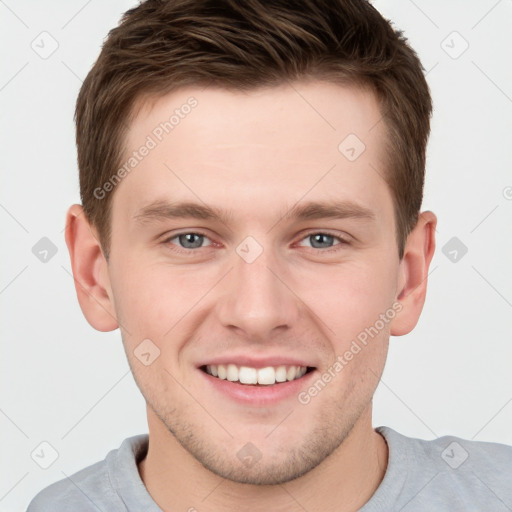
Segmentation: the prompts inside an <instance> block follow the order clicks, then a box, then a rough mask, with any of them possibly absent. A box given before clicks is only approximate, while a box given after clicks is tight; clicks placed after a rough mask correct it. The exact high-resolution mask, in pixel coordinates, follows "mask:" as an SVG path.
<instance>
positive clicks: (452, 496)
mask: <svg viewBox="0 0 512 512" xmlns="http://www.w3.org/2000/svg"><path fill="white" fill-rule="evenodd" d="M377 430H378V431H379V432H380V433H381V434H382V435H383V436H384V437H385V438H386V441H387V442H388V445H389V447H390V457H391V453H392V451H394V452H395V454H394V458H395V460H397V461H400V465H401V466H402V468H401V469H402V470H403V471H406V472H407V477H406V479H405V482H404V484H405V487H406V488H410V489H411V491H412V492H411V495H412V494H414V493H416V494H415V495H414V497H413V498H411V499H413V501H414V500H415V499H416V500H420V501H421V500H422V499H425V498H428V499H432V500H433V501H432V502H431V503H438V504H439V505H440V506H441V505H445V504H446V503H449V504H450V505H452V506H459V507H461V506H462V507H467V508H465V509H464V510H476V509H478V507H480V510H483V509H485V507H490V508H491V509H492V510H508V508H509V507H512V446H508V445H505V444H500V443H492V442H483V441H472V440H467V439H462V438H460V437H456V436H443V437H439V438H437V439H433V440H429V441H427V440H423V439H417V438H412V437H407V436H404V435H402V434H399V433H398V432H395V431H394V430H392V429H390V428H389V427H379V428H378V429H377ZM396 452H400V454H401V455H400V456H397V453H396ZM482 507H484V508H482ZM493 507H494V508H493Z"/></svg>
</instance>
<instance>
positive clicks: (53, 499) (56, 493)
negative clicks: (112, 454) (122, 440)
mask: <svg viewBox="0 0 512 512" xmlns="http://www.w3.org/2000/svg"><path fill="white" fill-rule="evenodd" d="M108 480H109V479H108V471H107V465H106V462H105V461H101V462H97V463H95V464H92V465H91V466H88V467H86V468H84V469H82V470H80V471H77V472H76V473H74V474H72V475H71V476H68V477H66V478H63V479H62V480H59V481H58V482H55V483H53V484H51V485H49V486H48V487H45V488H44V489H43V490H42V491H40V492H39V493H38V494H36V496H35V497H34V498H33V499H32V501H31V502H30V504H29V506H28V509H27V512H50V511H51V512H59V511H64V510H76V511H77V512H82V511H83V512H85V511H89V510H91V511H93V510H94V511H97V510H98V508H97V506H96V504H95V498H96V497H97V496H101V495H102V494H103V495H104V493H108V492H109V486H108Z"/></svg>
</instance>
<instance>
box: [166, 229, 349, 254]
mask: <svg viewBox="0 0 512 512" xmlns="http://www.w3.org/2000/svg"><path fill="white" fill-rule="evenodd" d="M182 235H200V236H203V237H205V238H208V239H210V238H209V237H208V235H207V234H206V233H203V232H202V231H183V232H182V233H177V234H173V235H172V236H170V237H167V238H166V239H165V240H163V241H162V242H161V243H162V244H164V245H167V246H169V249H170V250H171V251H173V252H176V253H178V254H186V255H192V254H193V253H194V252H197V251H199V250H200V249H205V248H206V247H198V248H196V249H186V248H183V247H179V246H174V247H171V246H173V245H174V244H171V243H170V242H171V240H174V239H175V238H178V237H180V236H182ZM314 235H327V236H330V237H333V238H334V239H336V240H338V241H339V243H338V244H335V245H334V246H332V247H329V248H326V249H318V248H316V247H310V249H312V250H313V251H319V252H321V253H331V252H336V251H338V250H340V248H341V247H342V246H344V245H348V244H349V241H348V240H346V239H344V238H342V237H340V236H338V235H335V234H334V233H329V232H328V231H312V232H310V233H307V234H306V235H305V236H303V237H302V238H301V239H300V242H302V241H303V240H305V239H306V238H309V237H311V236H314ZM210 245H212V244H210ZM207 247H209V246H207Z"/></svg>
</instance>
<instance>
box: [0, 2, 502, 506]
mask: <svg viewBox="0 0 512 512" xmlns="http://www.w3.org/2000/svg"><path fill="white" fill-rule="evenodd" d="M373 3H374V5H375V7H377V8H378V9H379V10H380V11H381V12H382V14H383V15H384V16H385V17H386V18H389V19H391V20H392V21H393V22H394V25H395V26H396V27H398V28H400V29H403V30H404V31H405V35H406V36H407V37H408V39H409V41H410V43H411V45H412V46H413V48H415V49H416V50H417V52H418V53H419V56H420V58H421V59H422V62H423V65H424V67H425V69H426V70H427V72H428V73H427V80H428V82H429V84H430V87H431V90H432V95H433V100H434V107H435V113H434V117H433V121H432V135H431V139H430V144H429V150H428V163H427V178H426V189H425V199H424V209H430V210H432V211H434V212H435V213H436V214H437V216H438V219H439V224H438V229H437V250H436V255H435V256H434V259H433V262H432V266H431V275H430V278H429V287H428V293H427V300H426V305H425V308H424V312H423V315H422V317H421V319H420V321H419V324H418V326H417V327H416V329H415V330H414V331H413V332H412V333H411V334H409V335H407V336H404V337H399V338H392V339H391V343H390V353H389V358H388V361H387V365H386V368H385V371H384V375H383V378H382V381H381V384H380V386H379V388H378V390H377V393H376V395H375V400H374V425H375V426H377V425H388V426H390V427H392V428H394V429H396V430H398V431H399V432H402V433H404V434H406V435H410V436H414V437H420V438H424V439H432V438H435V437H439V436H442V435H445V434H454V435H457V436H460V437H463V438H466V439H476V440H483V441H493V442H502V443H506V444H512V428H511V426H512V371H511V362H512V338H511V334H512V325H511V321H510V318H511V312H512V309H511V308H512V268H511V267H512V242H511V233H512V230H511V227H512V171H511V169H512V140H511V133H512V131H511V128H512V68H511V64H510V63H511V62H512V30H511V27H512V1H510V0H500V1H496V0H482V1H462V0H459V1H441V0H436V1H426V0H416V1H412V0H396V1H391V0H388V1H381V0H375V1H374V2H373ZM134 5H136V2H132V1H126V0H125V1H121V0H116V1H109V2H99V1H98V0H89V1H83V0H73V1H68V2H58V1H47V2H44V3H43V2H36V1H34V0H32V1H18V2H14V0H5V1H3V0H2V1H0V34H1V38H2V40H3V44H2V45H1V47H0V55H1V57H0V58H1V60H0V62H1V63H2V65H1V69H0V105H1V117H0V127H1V133H0V134H1V141H2V151H1V152H0V164H1V165H0V170H1V173H2V178H1V179H2V181H1V187H0V225H1V228H2V242H1V244H0V251H1V257H2V265H1V272H0V315H1V350H2V352H1V354H2V355H1V358H0V432H1V437H0V443H1V453H2V457H1V463H0V464H1V473H0V474H1V477H0V511H1V512H7V511H15V510H16V511H19V510H24V508H25V507H26V505H27V504H28V502H29V501H30V499H31V498H32V497H33V496H34V495H35V494H36V492H37V491H39V490H40V489H42V488H43V487H45V486H46V485H48V484H50V483H52V482H54V481H56V480H59V479H61V478H64V477H65V476H66V475H71V474H72V473H73V472H75V471H77V470H79V469H81V468H83V467H85V466H87V465H89V464H92V463H94V462H96V461H97V460H100V459H103V458H104V457H105V455H106V454H107V452H108V451H109V450H111V449H113V448H116V447H118V446H119V445H120V443H121V441H122V440H123V439H124V438H125V437H128V436H131V435H135V434H138V433H141V432H147V423H146V416H145V403H144V400H143V398H142V396H141V395H140V393H139V391H138V389H137V387H136V385H135V383H134V381H133V379H132V377H131V373H130V371H129V368H128V364H127V361H126V356H125V354H124V351H123V348H122V344H121V337H120V333H119V331H118V330H116V331H114V332H111V333H100V332H97V331H95V330H94V329H92V328H91V327H90V326H89V324H88V323H87V322H86V320H85V318H84V317H83V315H82V313H81V310H80V307H79V304H78V301H77V298H76V293H75V289H74V284H73V279H72V275H71V266H70V261H69V255H68V252H67V248H66V245H65V241H64V233H63V229H64V221H65V214H66V210H67V208H68V207H69V205H71V204H73V203H78V202H80V199H79V190H78V169H77V165H76V149H75V145H74V124H73V112H74V105H75V101H76V97H77V94H78V91H79V88H80V85H81V82H82V80H83V79H84V78H85V76H86V75H87V73H88V71H89V69H90V68H91V66H92V64H93V62H94V61H95V59H96V58H97V56H98V54H99V51H100V46H101V44H102V42H103V39H104V38H105V37H106V35H107V33H108V31H109V30H110V29H111V28H113V27H114V26H115V25H117V23H118V21H119V18H120V16H121V14H122V13H123V12H124V11H125V10H127V9H128V8H130V7H132V6H134ZM44 237H46V238H48V239H49V240H50V241H51V243H52V244H53V245H54V247H55V248H54V251H56V253H55V254H53V255H52V253H51V252H49V253H48V256H47V261H46V262H43V261H41V260H40V259H39V258H38V257H37V254H38V251H39V250H40V247H41V246H40V245H38V244H48V241H43V242H41V239H42V238H44ZM454 237H455V239H454ZM34 247H35V249H34ZM464 247H465V248H466V249H467V252H465V250H466V249H464ZM454 251H456V253H454ZM454 259H455V261H453V260H454ZM41 443H49V444H43V445H41ZM53 450H55V452H54V451H53ZM38 454H39V455H40V456H39V457H38V456H37V455H38ZM41 454H44V455H41ZM54 459H55V460H54ZM45 465H49V467H47V468H46V469H44V468H43V467H41V466H45Z"/></svg>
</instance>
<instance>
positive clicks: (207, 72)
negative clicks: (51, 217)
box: [75, 0, 432, 260]
mask: <svg viewBox="0 0 512 512" xmlns="http://www.w3.org/2000/svg"><path fill="white" fill-rule="evenodd" d="M305 78H313V79H321V80H327V81H330V82H333V83H340V84H356V85H361V86H365V87H369V88H370V89H371V90H372V91H373V92H374V93H375V94H376V97H377V99H378V101H379V107H380V110H381V114H382V116H383V119H384V122H385V127H386V133H387V144H386V148H387V152H386V153H387V156H386V161H385V178H386V181H387V183H388V186H389V188H390V190H391V193H392V196H393V199H394V205H395V219H396V226H397V228H396V237H397V244H398V249H399V257H400V259H401V258H402V256H403V251H404V246H405V242H406V240H407V236H408V234H409V233H410V231H411V230H412V228H413V227H414V226H415V224H416V222H417V219H418V213H419V211H420V208H421V203H422V198H423V183H424V174H425V153H426V145H427V140H428V136H429V132H430V116H431V113H432V101H431V97H430V92H429V88H428V85H427V83H426V80H425V77H424V74H423V68H422V66H421V63H420V61H419V59H418V57H417V55H416V53H415V52H414V51H413V50H412V49H411V48H410V47H409V45H408V44H407V40H406V38H405V37H404V36H403V33H402V31H399V30H395V29H393V28H392V26H391V24H390V22H389V21H387V20H386V19H384V18H383V17H382V16H381V14H380V13H379V12H378V11H377V10H376V9H375V8H374V7H373V6H372V5H371V4H370V3H369V2H367V1H366V0H300V1H299V0H294V1H293V2H289V1H288V0H239V1H237V0H147V1H145V2H142V3H141V4H140V5H138V6H137V7H135V8H133V9H130V10H128V11H127V12H126V13H125V14H124V15H123V17H122V18H121V21H120V24H119V26H118V27H116V28H114V29H112V30H111V31H110V32H109V34H108V38H107V39H106V40H105V42H104V44H103V47H102V51H101V53H100V55H99V57H98V59H97V61H96V62H95V64H94V66H93V67H92V69H91V71H90V72H89V74H88V75H87V77H86V79H85V81H84V83H83V85H82V88H81V90H80V93H79V95H78V99H77V104H76V111H75V121H76V143H77V150H78V166H79V172H80V194H81V199H82V205H83V208H84V212H85V215H86V217H87V219H88V221H89V222H90V223H91V225H93V226H95V227H96V228H97V230H98V235H99V239H100V240H99V241H100V244H101V247H102V250H103V253H104V254H105V257H106V258H107V260H108V257H109V253H110V242H111V208H112V195H113V194H112V193H110V194H108V195H107V196H106V197H105V198H101V199H98V197H97V194H95V190H97V189H98V187H101V186H102V184H104V183H106V182H107V181H108V180H109V178H110V177H111V176H112V175H113V173H114V172H115V170H116V169H117V168H118V167H119V166H120V165H121V162H122V156H123V152H124V142H125V136H126V133H127V127H128V125H129V123H130V121H131V120H132V119H133V117H134V108H135V105H136V103H137V102H138V101H139V100H140V99H141V98H143V97H145V96H149V95H155V96H158V95H163V94H166V93H168V92H171V91H173V90H176V89H178V88H182V87H186V86H200V85H205V86H206V85H212V86H217V87H223V88H226V89H234V90H241V89H245V90H249V89H253V88H256V87H262V86H275V85H281V84H283V83H284V82H286V81H290V80H299V79H305ZM340 142H341V141H340Z"/></svg>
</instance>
